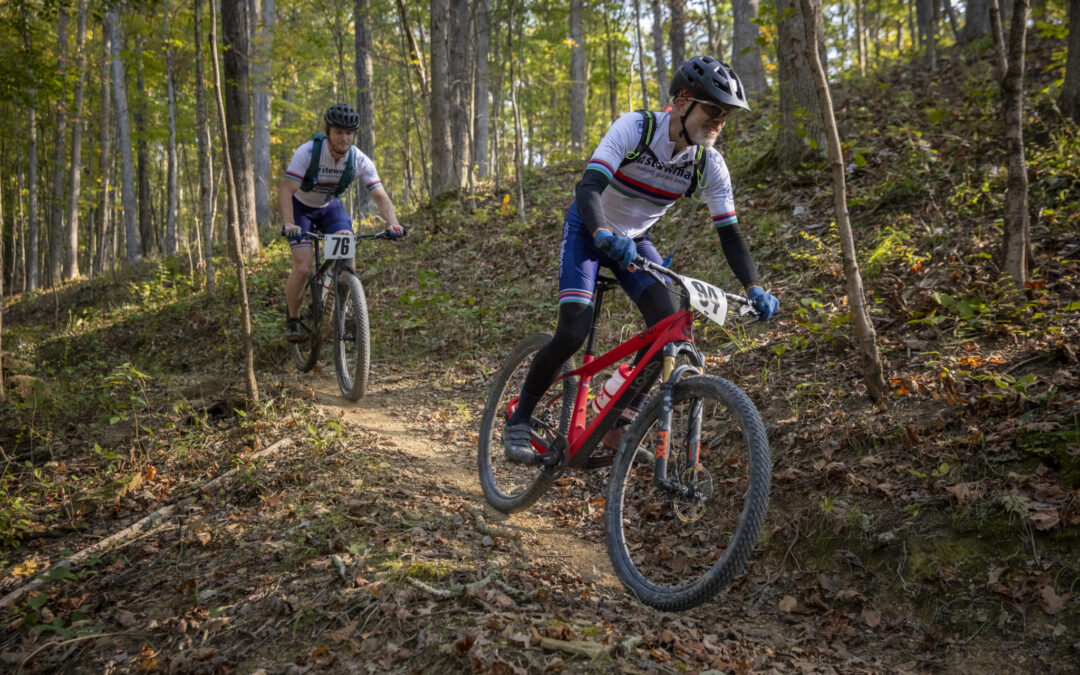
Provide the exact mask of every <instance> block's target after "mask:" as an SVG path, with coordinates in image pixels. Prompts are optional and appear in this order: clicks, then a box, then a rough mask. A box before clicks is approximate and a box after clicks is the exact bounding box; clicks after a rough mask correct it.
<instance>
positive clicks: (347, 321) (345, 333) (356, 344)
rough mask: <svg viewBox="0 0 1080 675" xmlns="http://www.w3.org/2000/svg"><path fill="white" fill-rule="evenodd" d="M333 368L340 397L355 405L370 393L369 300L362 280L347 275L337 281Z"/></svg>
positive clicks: (352, 275) (349, 274) (353, 275)
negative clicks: (367, 392) (361, 282)
mask: <svg viewBox="0 0 1080 675" xmlns="http://www.w3.org/2000/svg"><path fill="white" fill-rule="evenodd" d="M334 364H335V365H336V366H337V381H338V387H339V388H340V389H341V395H342V396H344V397H345V398H347V399H349V400H350V401H355V400H357V399H358V398H360V397H361V396H363V395H364V391H365V390H366V389H367V383H368V374H369V371H370V370H371V336H370V335H369V334H368V313H367V299H366V298H365V297H364V287H363V286H362V285H361V284H360V279H359V278H358V277H357V276H356V275H355V274H353V273H351V272H346V273H345V274H344V275H342V277H341V278H340V279H339V280H338V291H337V302H336V304H335V311H334Z"/></svg>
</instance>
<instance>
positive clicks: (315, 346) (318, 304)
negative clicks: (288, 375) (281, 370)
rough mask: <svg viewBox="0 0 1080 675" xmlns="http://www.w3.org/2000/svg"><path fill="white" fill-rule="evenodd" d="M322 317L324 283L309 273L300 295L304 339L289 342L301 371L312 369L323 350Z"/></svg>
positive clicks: (291, 351) (294, 360) (294, 359)
mask: <svg viewBox="0 0 1080 675" xmlns="http://www.w3.org/2000/svg"><path fill="white" fill-rule="evenodd" d="M322 317H323V306H322V284H320V283H319V280H318V279H317V278H316V277H315V276H314V273H313V274H311V275H309V277H308V282H307V285H306V286H305V287H304V294H303V295H302V296H301V297H300V331H301V333H302V335H303V339H302V340H301V341H300V342H290V343H289V352H290V353H291V354H292V357H293V362H295V363H296V367H297V368H298V369H299V370H300V372H301V373H306V372H308V371H310V370H311V369H312V368H314V367H315V364H316V363H317V362H318V360H319V353H320V352H321V351H322V326H321V324H322Z"/></svg>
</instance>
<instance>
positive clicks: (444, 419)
mask: <svg viewBox="0 0 1080 675" xmlns="http://www.w3.org/2000/svg"><path fill="white" fill-rule="evenodd" d="M312 386H313V387H314V390H315V397H316V401H318V403H319V404H320V405H322V406H324V407H325V408H330V409H339V410H341V411H342V412H343V413H344V418H345V420H346V421H347V422H351V423H354V424H357V425H359V426H361V427H362V428H364V429H366V430H369V431H373V432H375V433H377V434H380V435H382V436H386V437H388V438H389V439H390V440H391V442H392V444H393V445H394V446H395V447H396V448H397V449H398V450H400V451H402V452H403V453H405V454H406V455H408V456H409V457H412V458H415V459H416V461H417V462H418V464H419V467H416V466H414V467H413V468H420V469H421V470H422V472H423V473H425V474H427V475H430V476H432V477H433V478H435V479H436V480H438V481H439V482H440V484H441V485H442V486H443V487H444V488H446V489H447V491H451V492H454V493H456V494H457V495H458V496H460V497H462V498H463V500H464V501H465V502H467V503H472V504H474V505H475V506H476V507H477V508H480V509H483V512H484V516H485V518H486V519H487V520H488V521H489V522H490V523H491V524H493V525H496V526H498V527H502V528H505V529H508V530H510V531H512V532H514V533H516V534H517V535H518V536H519V537H520V539H521V544H522V546H523V548H524V549H525V550H526V551H527V554H528V557H529V559H530V560H531V561H533V562H550V563H554V564H558V565H559V566H562V567H565V568H568V569H571V570H573V571H574V572H576V573H578V574H580V575H582V577H584V578H585V579H588V580H589V581H590V582H591V583H594V584H597V585H599V586H602V587H606V588H608V589H610V590H612V591H615V592H623V590H622V585H621V584H620V583H619V581H618V579H616V577H615V575H614V572H613V571H612V569H611V563H610V561H609V560H608V557H607V553H606V551H605V548H604V541H603V538H600V539H598V540H595V541H594V540H590V539H586V538H583V537H581V536H578V534H577V533H576V532H575V531H574V530H573V528H567V527H564V526H560V525H559V524H558V523H557V521H556V519H555V518H554V517H551V515H550V514H549V512H548V509H549V508H550V507H551V505H552V503H553V500H555V499H557V497H556V496H554V495H552V494H549V495H547V496H545V498H544V499H543V500H541V502H540V503H539V504H537V505H535V506H534V507H533V508H531V509H529V510H527V511H524V512H522V513H516V514H513V515H510V516H507V515H505V514H503V513H500V512H498V511H496V510H495V509H493V508H491V507H490V506H488V505H487V503H486V502H485V501H484V495H483V492H482V491H481V490H480V484H479V479H478V478H477V467H476V427H477V426H479V414H480V413H479V410H477V412H476V414H475V415H473V416H472V417H471V418H469V419H466V420H463V419H462V417H463V416H462V415H439V414H438V411H439V410H440V409H442V406H445V405H447V404H448V403H451V404H454V405H456V406H457V407H458V408H459V409H460V408H461V407H465V408H472V407H474V406H479V402H480V401H482V400H483V397H484V392H483V391H482V389H481V390H477V391H476V392H475V400H468V401H465V400H457V398H456V397H454V396H453V394H448V393H446V392H443V391H438V390H433V389H432V388H431V386H430V383H428V382H426V381H423V380H420V379H415V378H412V377H405V376H400V375H389V376H387V375H383V376H382V377H379V376H378V375H375V374H374V373H373V379H372V381H371V383H370V384H369V386H368V391H367V392H366V393H365V394H364V396H363V397H362V398H361V399H360V400H359V401H355V402H353V401H349V400H347V399H345V398H343V397H342V396H341V395H340V392H339V390H338V386H337V380H336V379H335V378H334V377H333V375H330V374H327V373H322V374H321V375H320V376H318V377H317V378H315V379H314V380H313V381H312ZM464 417H468V416H464ZM432 418H437V419H435V423H434V425H433V423H432ZM448 432H450V433H448ZM448 437H449V438H448ZM519 562H520V561H519Z"/></svg>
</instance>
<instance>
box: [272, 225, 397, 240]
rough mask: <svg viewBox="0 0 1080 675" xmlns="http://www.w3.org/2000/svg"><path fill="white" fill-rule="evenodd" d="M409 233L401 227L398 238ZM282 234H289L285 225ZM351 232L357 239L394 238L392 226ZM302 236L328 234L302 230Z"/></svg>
mask: <svg viewBox="0 0 1080 675" xmlns="http://www.w3.org/2000/svg"><path fill="white" fill-rule="evenodd" d="M407 233H408V231H407V230H406V229H405V228H401V235H400V236H399V237H398V239H401V238H403V237H404V236H405V235H406V234H407ZM280 234H281V236H283V237H287V236H288V235H287V234H285V228H284V227H283V228H281V232H280ZM336 234H342V233H336ZM350 234H352V236H353V238H355V239H390V240H393V239H394V238H393V237H392V236H391V235H390V228H389V227H388V228H386V229H385V230H379V231H378V232H362V233H360V234H356V233H350ZM300 238H301V239H326V235H325V234H322V233H319V232H301V233H300Z"/></svg>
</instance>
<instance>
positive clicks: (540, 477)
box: [477, 333, 576, 513]
mask: <svg viewBox="0 0 1080 675" xmlns="http://www.w3.org/2000/svg"><path fill="white" fill-rule="evenodd" d="M550 339H551V336H550V335H548V334H546V333H536V334H534V335H530V336H529V337H527V338H525V339H524V340H522V341H521V342H519V343H518V344H517V345H516V346H515V347H514V349H513V350H512V351H511V352H510V355H509V356H508V357H507V358H506V361H504V362H503V365H502V367H501V368H499V371H498V372H497V373H495V376H494V377H493V378H492V381H491V386H490V388H489V390H488V398H487V403H486V404H485V406H484V416H483V418H482V419H481V421H480V440H479V443H478V458H477V460H478V462H477V463H478V469H479V473H480V486H481V487H482V488H483V491H484V498H485V499H487V501H488V503H489V504H491V506H492V507H494V508H495V509H496V510H498V511H501V512H503V513H515V512H517V511H522V510H524V509H527V508H529V507H530V506H532V505H533V504H535V503H536V502H537V500H539V499H540V498H541V497H542V496H544V493H545V492H547V490H548V488H550V487H551V483H552V482H553V481H554V480H555V470H554V469H553V468H550V467H537V466H523V465H521V464H515V463H513V462H511V461H510V460H508V459H507V458H506V455H505V452H504V451H503V441H502V433H503V427H504V426H505V425H506V420H507V406H508V405H509V403H510V402H511V401H512V400H513V399H514V398H516V397H517V396H518V394H519V393H520V392H521V385H522V383H523V382H524V380H525V376H526V374H527V373H528V371H529V366H530V364H531V363H532V359H533V357H534V356H535V355H536V352H537V351H539V350H540V348H541V347H543V346H544V345H546V344H547V343H548V341H549V340H550ZM571 369H572V366H571V364H570V363H569V362H567V363H565V364H563V367H562V369H561V370H560V371H559V374H560V375H561V374H564V373H567V372H569V371H570V370H571ZM575 389H576V378H566V379H564V380H562V382H561V383H559V384H556V385H552V386H551V387H550V388H549V389H548V391H547V392H546V393H545V394H544V397H543V398H542V399H541V400H540V403H539V404H537V406H536V411H535V412H534V413H533V428H534V433H543V431H542V430H543V429H552V430H557V431H558V433H559V434H560V435H561V436H563V437H564V438H565V436H566V433H567V431H568V430H569V428H570V418H571V415H572V413H573V409H572V408H573V404H574V393H575ZM549 437H550V435H549Z"/></svg>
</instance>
